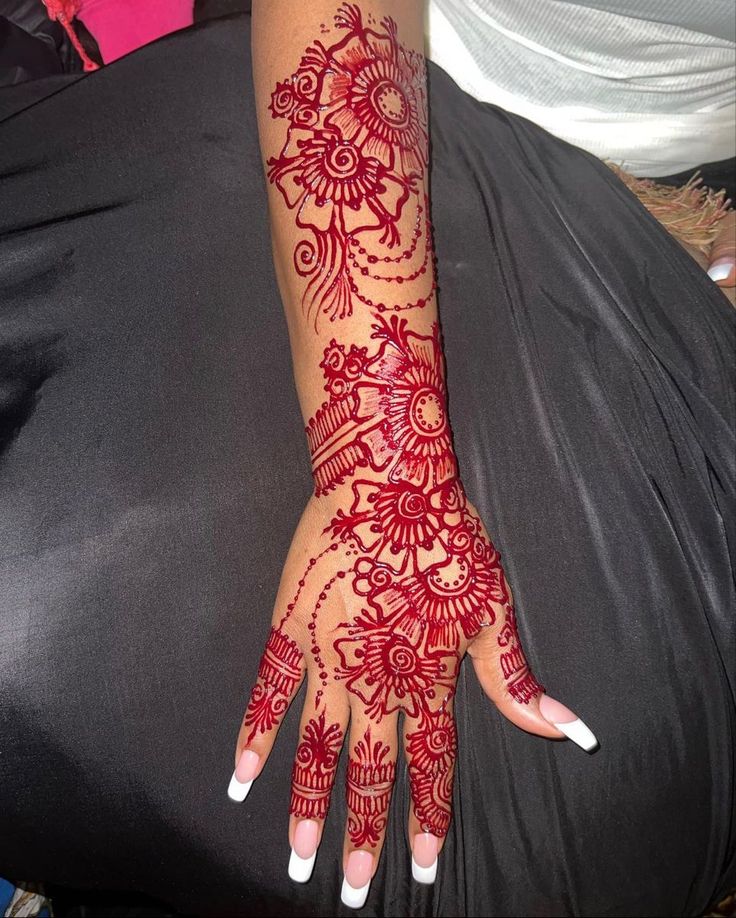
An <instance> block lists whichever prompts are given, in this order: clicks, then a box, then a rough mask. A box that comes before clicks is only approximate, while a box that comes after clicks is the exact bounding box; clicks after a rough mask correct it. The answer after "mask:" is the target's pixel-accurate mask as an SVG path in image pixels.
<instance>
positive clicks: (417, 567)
mask: <svg viewBox="0 0 736 918" xmlns="http://www.w3.org/2000/svg"><path fill="white" fill-rule="evenodd" d="M421 6H422V4H421V2H419V0H412V2H406V3H401V4H396V3H389V2H388V0H364V2H361V3H359V4H358V3H341V4H340V5H339V6H338V7H337V8H335V2H334V0H314V2H312V3H310V4H307V5H306V6H303V7H300V9H302V8H303V9H304V10H306V11H308V12H305V13H304V15H303V16H301V17H294V15H293V9H294V6H293V4H292V3H291V2H289V0H268V2H267V3H265V2H258V3H255V4H254V7H253V30H254V31H253V47H254V57H253V59H254V79H255V87H256V96H257V100H258V106H257V108H258V113H259V132H260V136H261V147H262V151H263V154H264V161H265V165H266V177H267V180H268V183H269V206H270V211H271V217H272V231H273V240H274V255H275V267H276V274H277V278H278V280H279V285H280V289H281V292H282V297H283V300H284V304H285V307H286V314H287V319H288V322H289V330H290V333H291V344H292V351H293V355H294V365H295V379H296V383H297V390H298V392H299V397H300V401H301V405H302V410H303V414H304V417H305V418H307V419H308V422H307V431H306V432H307V440H308V442H309V447H310V452H311V456H312V473H313V476H314V482H315V496H314V498H313V499H312V500H311V501H310V503H309V505H308V507H307V509H306V511H305V513H304V516H303V518H302V521H301V523H300V525H299V528H298V530H297V533H296V535H295V537H294V541H293V543H292V546H291V550H290V553H289V557H288V560H287V563H286V567H285V569H284V574H283V577H282V582H281V586H280V589H279V595H278V598H277V602H276V609H275V611H274V616H273V623H272V628H271V632H270V636H269V639H268V642H267V644H266V649H265V651H264V654H263V658H262V660H261V664H260V667H259V672H258V680H257V682H256V685H255V687H254V689H253V693H252V695H251V698H250V701H249V703H248V707H247V710H246V713H245V719H244V722H243V727H242V729H241V731H240V735H239V737H238V744H237V748H236V755H235V762H236V768H235V774H234V776H233V779H232V781H231V784H230V791H229V792H230V796H231V797H233V798H234V799H236V800H243V799H244V798H245V796H246V794H247V793H248V790H249V788H250V785H251V782H252V781H253V780H254V779H255V778H256V777H257V776H258V774H259V773H260V771H261V769H262V768H263V767H264V765H265V762H266V759H267V757H268V755H269V752H270V750H271V748H272V745H273V742H274V738H275V736H276V733H277V731H278V728H279V724H280V722H281V720H282V718H283V716H284V714H285V712H286V709H287V708H288V705H289V702H290V701H291V700H292V698H293V697H294V695H295V694H296V692H297V690H298V689H299V686H300V684H301V683H302V681H303V680H304V678H305V676H306V681H307V688H306V695H305V702H304V708H303V711H302V718H301V734H300V735H301V741H300V743H299V746H298V748H297V750H296V756H295V762H294V770H293V777H292V794H291V821H290V828H289V840H290V843H291V845H292V857H291V861H290V864H289V873H290V875H291V877H292V878H293V879H295V880H297V881H301V882H305V881H306V880H308V879H309V876H310V875H311V872H312V867H313V864H314V857H315V854H316V850H317V846H318V845H319V841H320V838H321V833H322V827H323V823H324V820H325V817H326V815H327V808H328V805H329V799H330V793H331V791H332V785H333V782H334V777H335V772H336V769H337V762H338V758H339V755H340V750H341V749H342V746H343V744H344V742H345V740H346V739H347V745H348V756H349V759H348V771H347V804H348V822H347V827H346V833H345V845H344V854H343V867H344V870H345V882H344V884H343V892H342V898H343V901H344V902H345V903H346V904H347V905H350V906H352V907H354V908H357V907H360V906H361V905H362V904H363V902H364V901H365V898H366V895H367V893H368V888H369V885H370V881H371V878H372V876H373V874H374V872H375V870H376V867H377V864H378V857H379V855H380V851H381V847H382V844H383V838H384V832H385V828H386V821H387V817H388V808H389V802H390V798H391V791H392V787H393V783H394V776H395V772H396V759H397V750H398V746H399V736H398V733H399V715H400V714H403V718H402V719H401V733H402V737H401V739H402V743H403V746H404V751H405V756H406V760H407V763H408V767H409V777H410V783H411V792H412V800H413V805H412V811H411V813H410V815H409V834H410V838H411V839H412V855H413V874H414V877H415V879H417V880H418V881H419V882H424V883H431V882H433V880H434V876H435V872H436V866H437V854H438V852H439V850H440V848H441V846H442V841H443V839H444V837H445V834H446V832H447V829H448V826H449V824H450V809H451V798H452V778H453V772H454V765H455V754H456V748H457V740H456V734H455V726H454V721H453V700H454V695H455V685H456V682H457V676H458V670H459V667H460V663H461V661H462V658H463V656H464V654H465V652H466V651H468V652H469V653H470V655H471V656H472V658H473V663H474V665H475V669H476V672H477V674H478V677H479V679H480V681H481V683H482V685H483V688H484V689H485V691H486V693H487V694H488V695H489V696H490V697H491V699H492V700H493V701H494V702H495V703H496V705H497V706H498V707H499V708H500V709H501V711H502V712H503V713H504V714H505V715H506V716H507V717H508V718H509V719H511V720H512V721H513V722H514V723H516V724H518V725H519V726H521V727H523V728H525V729H527V730H529V731H531V732H534V733H537V734H539V735H541V736H548V737H553V738H554V737H557V738H561V737H562V736H564V735H567V736H569V737H571V738H573V739H574V740H575V741H576V742H578V743H579V744H580V745H581V746H583V748H585V749H592V748H593V747H594V746H595V744H596V741H595V737H594V736H593V735H592V733H591V732H590V731H589V730H588V729H587V727H585V725H584V724H583V723H582V722H581V721H580V720H579V719H578V718H577V717H576V715H575V714H573V713H572V712H571V711H569V710H568V709H567V708H564V707H563V706H562V705H559V704H558V703H557V702H555V701H553V700H552V699H550V698H548V697H546V696H545V695H544V694H543V689H542V688H541V687H540V685H539V684H538V683H537V681H536V679H535V678H534V676H533V675H532V673H531V671H530V670H529V667H528V665H527V662H526V659H525V657H524V653H523V651H522V649H521V646H520V644H519V637H518V633H517V630H516V622H515V617H514V607H513V600H512V597H511V593H510V590H509V587H508V584H507V582H506V578H505V576H504V573H503V570H502V568H501V563H500V558H499V555H498V552H497V551H496V550H495V549H494V547H493V545H492V544H491V542H490V540H489V538H488V535H487V533H486V530H485V528H484V527H483V524H482V523H481V521H480V520H479V518H478V516H477V514H476V513H475V511H474V510H473V508H472V507H471V506H470V505H469V504H468V502H467V500H466V497H465V492H464V491H463V488H462V485H461V483H460V480H459V478H458V469H457V463H456V459H455V454H454V451H453V446H452V437H451V433H450V426H449V419H448V414H447V393H446V389H445V375H444V361H443V354H442V345H441V341H440V333H439V325H438V322H437V303H436V298H435V288H436V284H435V277H434V270H433V263H434V261H433V251H432V234H431V227H430V225H429V213H430V202H429V188H428V184H427V167H428V162H429V155H428V146H427V137H428V126H427V104H426V102H427V100H426V77H425V72H424V59H423V56H422V52H421V48H422V41H423V39H422V9H421ZM330 21H331V22H332V28H330V27H329V26H328V25H327V23H328V22H330ZM272 36H280V37H283V39H284V40H283V41H281V40H279V41H278V42H274V41H273V40H272ZM333 335H334V336H335V337H333ZM325 392H326V393H327V398H326V400H324V399H325Z"/></svg>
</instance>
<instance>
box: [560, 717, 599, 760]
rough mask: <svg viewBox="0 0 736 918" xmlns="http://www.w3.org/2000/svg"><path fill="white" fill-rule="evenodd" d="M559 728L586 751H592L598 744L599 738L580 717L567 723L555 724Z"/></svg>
mask: <svg viewBox="0 0 736 918" xmlns="http://www.w3.org/2000/svg"><path fill="white" fill-rule="evenodd" d="M555 727H557V729H558V730H561V731H562V732H563V733H564V734H565V736H566V737H567V738H568V739H569V740H572V741H573V743H576V744H577V745H578V746H580V748H581V749H584V750H585V751H586V752H592V751H593V750H594V749H595V748H596V747H597V746H598V740H597V739H596V738H595V734H594V733H593V731H592V730H591V729H590V728H589V727H586V726H585V724H584V723H583V722H582V720H580V718H579V717H578V719H577V720H573V721H571V722H570V723H567V724H555Z"/></svg>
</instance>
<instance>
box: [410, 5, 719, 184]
mask: <svg viewBox="0 0 736 918" xmlns="http://www.w3.org/2000/svg"><path fill="white" fill-rule="evenodd" d="M428 54H429V57H430V58H431V60H433V61H435V63H437V64H439V66H440V67H442V68H443V69H444V70H446V71H447V72H448V73H449V74H450V76H451V77H452V78H453V79H454V80H455V81H456V82H457V83H458V85H459V86H461V87H462V88H463V89H464V90H466V92H469V93H470V94H471V95H473V96H475V97H476V98H478V99H481V100H482V101H484V102H492V103H494V104H495V105H499V106H500V107H501V108H505V109H507V110H508V111H512V112H516V113H517V114H519V115H523V116H524V117H525V118H528V119H529V120H530V121H534V122H535V123H536V124H539V125H541V126H542V127H544V128H546V129H547V130H548V131H549V132H550V133H552V134H555V135H556V136H558V137H561V138H563V139H564V140H567V141H569V142H570V143H573V144H575V145H576V146H579V147H583V148H584V149H586V150H589V151H590V152H591V153H594V154H595V155H596V156H599V157H601V158H608V159H612V160H614V161H615V162H616V163H618V164H619V165H622V166H623V168H624V169H627V170H628V171H629V172H632V173H634V175H652V176H656V175H671V174H673V173H676V172H682V171H684V170H686V169H691V168H693V167H695V166H698V165H700V164H702V163H706V162H713V161H716V160H721V159H727V158H729V157H732V156H734V155H735V154H736V4H734V2H733V0H580V2H568V0H430V3H429V15H428Z"/></svg>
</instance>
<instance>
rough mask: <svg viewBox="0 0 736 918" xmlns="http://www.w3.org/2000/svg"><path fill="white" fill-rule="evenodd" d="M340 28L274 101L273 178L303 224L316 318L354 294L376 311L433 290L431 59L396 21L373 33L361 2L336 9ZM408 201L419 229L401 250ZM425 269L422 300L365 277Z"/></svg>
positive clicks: (310, 305)
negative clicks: (393, 294) (392, 295)
mask: <svg viewBox="0 0 736 918" xmlns="http://www.w3.org/2000/svg"><path fill="white" fill-rule="evenodd" d="M335 28H336V29H338V30H339V31H340V32H341V33H342V35H341V36H340V38H339V40H337V41H335V42H334V43H333V44H331V45H329V46H325V45H324V44H322V42H319V41H316V42H315V43H314V44H313V45H312V46H310V47H309V48H308V49H307V51H306V52H305V54H304V55H303V57H302V59H301V62H300V64H299V68H298V69H297V71H296V73H294V74H293V75H292V76H291V77H289V78H288V79H287V80H284V81H283V82H280V83H277V85H276V88H275V89H274V91H273V94H272V96H271V104H270V106H269V110H270V112H271V115H272V117H273V118H276V119H284V120H286V121H287V123H288V127H287V136H286V141H285V143H284V146H283V148H282V150H281V152H280V154H279V155H278V156H275V157H271V158H270V159H269V160H268V167H269V168H268V179H269V181H270V182H272V183H274V184H275V185H276V187H277V188H278V189H279V191H280V192H281V195H282V196H283V198H284V201H285V202H286V205H287V206H288V207H289V208H290V209H291V210H293V211H294V212H295V219H296V225H297V226H298V227H299V229H301V230H304V231H305V233H307V236H306V238H304V239H302V240H301V241H300V242H299V243H298V244H297V246H296V248H295V250H294V267H295V269H296V271H297V273H298V274H299V275H300V276H301V277H304V278H308V281H307V286H306V289H305V291H304V295H303V306H304V308H305V310H306V312H307V314H308V315H310V314H314V318H315V323H316V321H317V318H318V316H319V315H320V314H321V313H324V314H327V315H328V316H329V317H330V319H333V320H334V319H338V318H343V317H345V316H349V315H351V313H352V310H353V303H354V301H355V300H359V301H360V302H362V303H363V304H364V305H366V306H368V307H369V308H372V309H374V310H376V311H377V312H384V311H386V310H388V309H393V310H400V309H410V308H416V307H421V306H423V305H425V304H426V303H427V302H428V301H429V299H430V298H431V296H432V294H433V292H434V289H435V279H434V264H433V261H432V255H431V239H430V229H429V224H428V221H427V213H428V207H427V201H426V197H425V193H424V190H423V178H424V175H425V172H426V168H427V145H428V142H427V104H426V91H425V65H424V58H423V56H422V55H421V54H420V53H418V52H416V51H411V50H408V49H407V48H405V47H404V46H403V45H401V44H400V43H399V41H398V39H397V36H396V24H395V22H394V21H393V20H392V19H390V18H385V19H383V20H382V21H381V24H380V27H379V28H380V31H376V30H375V29H373V28H369V27H368V26H367V25H366V24H365V23H364V21H363V17H362V15H361V12H360V10H359V8H358V6H357V5H355V4H350V3H346V4H344V5H343V6H342V7H341V8H340V10H339V11H338V13H337V15H336V16H335ZM407 211H408V213H409V214H414V229H413V232H412V237H411V241H410V243H409V245H408V247H407V248H406V249H405V251H403V252H402V253H401V254H400V255H398V256H396V255H393V254H391V252H392V251H393V250H394V249H395V247H396V246H397V245H398V244H400V243H401V237H402V233H404V234H405V233H406V229H405V226H406V220H405V219H403V220H402V217H403V216H404V214H406V213H407ZM367 238H370V241H371V247H370V252H369V251H368V249H367V248H366V242H365V241H364V240H366V239H367ZM420 240H422V242H423V245H422V249H421V251H418V250H417V249H418V245H419V242H420ZM377 251H378V252H383V254H376V252H377ZM378 263H380V264H381V266H382V273H380V274H379V273H377V271H376V267H375V266H376V265H377V264H378ZM420 277H426V278H427V283H426V287H427V290H426V292H425V293H424V295H422V296H421V297H420V298H419V299H418V300H417V301H416V302H411V301H410V300H405V301H401V302H395V303H387V302H380V301H378V300H376V301H374V300H372V299H370V298H368V297H367V296H366V295H365V292H364V290H363V289H362V286H361V285H362V283H363V282H364V281H365V280H366V279H367V278H368V279H370V280H371V281H372V282H373V283H374V284H375V285H376V286H377V288H378V289H379V290H381V289H383V287H384V286H385V287H386V289H387V290H388V289H390V288H391V285H392V284H394V285H397V286H398V285H401V284H402V283H408V282H410V281H415V280H418V279H419V278H420ZM379 295H380V294H379Z"/></svg>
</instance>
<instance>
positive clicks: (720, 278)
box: [707, 210, 736, 306]
mask: <svg viewBox="0 0 736 918" xmlns="http://www.w3.org/2000/svg"><path fill="white" fill-rule="evenodd" d="M707 262H708V276H709V277H710V278H711V280H713V281H714V282H715V283H716V284H718V286H719V287H720V288H721V290H722V291H723V293H725V295H726V296H727V297H728V299H729V301H730V302H731V305H732V306H736V210H729V211H728V213H727V214H726V216H725V217H724V218H723V219H722V220H721V222H720V230H719V233H718V236H717V237H716V238H715V239H714V240H713V245H712V246H711V250H710V253H709V255H708V259H707Z"/></svg>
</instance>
